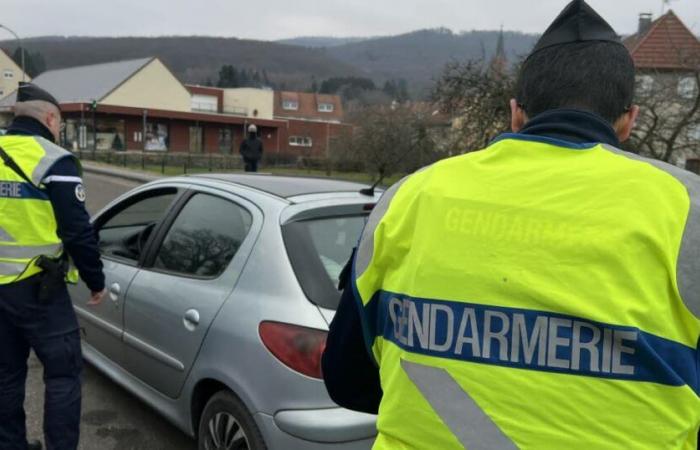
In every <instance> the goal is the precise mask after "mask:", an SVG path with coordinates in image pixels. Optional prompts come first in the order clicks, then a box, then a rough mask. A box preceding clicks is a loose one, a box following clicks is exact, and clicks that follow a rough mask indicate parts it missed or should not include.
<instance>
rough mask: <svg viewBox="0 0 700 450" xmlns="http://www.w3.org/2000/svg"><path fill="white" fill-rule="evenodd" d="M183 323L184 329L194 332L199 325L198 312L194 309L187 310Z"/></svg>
mask: <svg viewBox="0 0 700 450" xmlns="http://www.w3.org/2000/svg"><path fill="white" fill-rule="evenodd" d="M183 322H184V324H185V328H187V329H188V330H190V331H194V329H195V328H197V325H199V311H197V310H196V309H188V310H187V312H186V313H185V318H184V320H183Z"/></svg>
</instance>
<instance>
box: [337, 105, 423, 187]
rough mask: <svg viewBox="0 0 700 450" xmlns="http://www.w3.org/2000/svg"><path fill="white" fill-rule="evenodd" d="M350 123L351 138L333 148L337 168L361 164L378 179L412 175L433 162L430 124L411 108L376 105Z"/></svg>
mask: <svg viewBox="0 0 700 450" xmlns="http://www.w3.org/2000/svg"><path fill="white" fill-rule="evenodd" d="M350 120H351V121H352V122H353V123H354V124H355V128H354V131H353V133H352V135H350V136H346V137H345V138H344V139H343V141H342V142H338V143H337V144H335V145H334V151H333V154H332V155H331V157H332V159H333V161H334V165H335V166H336V167H338V166H339V165H353V164H354V165H356V166H357V165H359V166H361V167H362V169H363V170H364V171H366V172H369V173H372V174H376V175H377V176H378V177H379V178H382V177H386V176H390V175H392V174H395V173H409V172H411V171H413V170H415V169H417V168H418V167H420V166H421V165H424V164H428V163H430V162H432V161H433V160H434V154H433V148H434V145H433V143H432V140H431V136H430V134H429V133H428V132H427V129H428V127H429V126H430V123H429V122H428V121H427V120H426V119H425V117H424V116H423V115H422V114H419V113H417V112H416V111H415V110H414V109H413V108H412V107H411V106H410V105H398V104H394V105H392V106H386V105H384V106H373V107H367V108H364V109H363V110H361V111H357V112H356V113H355V115H354V117H351V118H350Z"/></svg>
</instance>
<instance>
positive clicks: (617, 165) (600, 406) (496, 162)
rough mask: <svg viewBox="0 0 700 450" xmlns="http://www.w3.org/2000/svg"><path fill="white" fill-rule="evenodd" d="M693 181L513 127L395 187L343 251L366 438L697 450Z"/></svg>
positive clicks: (451, 444) (698, 332) (405, 444)
mask: <svg viewBox="0 0 700 450" xmlns="http://www.w3.org/2000/svg"><path fill="white" fill-rule="evenodd" d="M698 273H700V179H699V178H698V177H697V176H695V175H692V174H690V173H687V172H685V171H682V170H680V169H677V168H674V167H673V166H669V165H667V164H664V163H659V162H656V161H649V160H646V159H643V158H640V157H638V156H636V155H629V154H627V153H625V152H622V151H619V150H617V149H613V148H610V147H607V146H603V145H598V144H591V145H583V146H581V145H576V146H572V147H571V148H569V147H567V146H566V144H565V143H562V142H561V141H556V140H547V139H542V138H531V137H528V136H522V135H508V136H506V137H505V138H504V139H501V140H499V141H497V142H495V143H493V144H492V145H491V146H489V147H488V148H487V149H485V150H483V151H480V152H474V153H470V154H467V155H463V156H459V157H456V158H450V159H447V160H444V161H441V162H438V163H436V164H434V165H433V166H431V167H429V168H427V169H426V170H424V171H422V172H420V173H416V174H414V175H412V176H410V177H408V178H406V179H404V180H402V181H401V182H400V183H398V184H397V185H395V186H393V187H392V188H391V189H389V190H387V192H386V193H385V195H384V196H383V197H382V199H381V200H380V201H379V203H378V204H377V206H376V207H375V208H374V210H373V212H372V214H371V216H370V219H369V220H368V223H367V226H366V228H365V230H364V231H363V234H362V238H361V242H360V244H359V246H358V251H357V253H356V256H355V262H354V270H353V278H354V281H355V282H354V289H355V295H356V297H357V299H358V301H359V302H360V305H361V308H362V309H361V310H362V315H361V318H362V324H363V333H364V336H365V339H366V341H367V345H368V348H369V349H370V352H371V354H372V356H373V357H374V359H375V360H376V362H377V364H378V365H379V367H380V376H381V378H382V380H381V383H382V389H383V391H384V395H383V398H382V402H381V405H380V409H379V417H378V421H377V429H378V437H377V441H376V443H375V448H376V449H390V448H402V449H414V448H415V449H423V448H426V449H427V448H441V449H452V448H465V447H466V448H468V449H470V450H471V449H501V448H523V449H561V448H567V449H588V448H596V449H617V448H649V449H656V448H664V449H685V448H695V445H696V440H697V430H698V427H699V426H700V398H699V397H698V393H700V371H699V370H698V354H699V352H698V342H699V340H700V320H699V319H698V315H700V277H698V275H697V274H698Z"/></svg>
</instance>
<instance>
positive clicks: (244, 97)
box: [223, 88, 274, 120]
mask: <svg viewBox="0 0 700 450" xmlns="http://www.w3.org/2000/svg"><path fill="white" fill-rule="evenodd" d="M273 103H274V92H273V91H271V90H267V89H255V88H234V89H224V107H223V112H224V113H225V114H236V115H240V116H245V117H250V118H251V119H256V118H257V119H268V120H271V119H272V116H273ZM256 110H257V115H255V111H256Z"/></svg>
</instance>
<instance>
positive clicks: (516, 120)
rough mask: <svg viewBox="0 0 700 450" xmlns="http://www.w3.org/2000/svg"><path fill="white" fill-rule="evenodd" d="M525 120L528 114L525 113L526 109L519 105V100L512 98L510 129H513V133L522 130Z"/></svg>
mask: <svg viewBox="0 0 700 450" xmlns="http://www.w3.org/2000/svg"><path fill="white" fill-rule="evenodd" d="M525 122H527V114H525V111H524V110H523V109H522V108H521V107H520V105H518V101H517V100H516V99H514V98H511V99H510V129H511V130H513V133H517V132H518V131H520V130H522V129H523V127H524V126H525Z"/></svg>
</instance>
